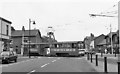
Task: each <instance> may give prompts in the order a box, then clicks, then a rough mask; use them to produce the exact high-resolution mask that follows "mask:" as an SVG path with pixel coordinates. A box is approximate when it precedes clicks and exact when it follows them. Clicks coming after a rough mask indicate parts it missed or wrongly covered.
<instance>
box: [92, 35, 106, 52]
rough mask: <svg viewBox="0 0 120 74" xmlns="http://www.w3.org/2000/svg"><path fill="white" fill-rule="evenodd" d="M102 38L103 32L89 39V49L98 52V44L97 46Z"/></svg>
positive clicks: (103, 36)
mask: <svg viewBox="0 0 120 74" xmlns="http://www.w3.org/2000/svg"><path fill="white" fill-rule="evenodd" d="M104 38H105V35H104V34H101V35H99V36H97V37H94V39H93V40H92V41H91V43H90V47H91V49H92V50H94V51H96V52H99V46H98V44H99V43H100V42H101V41H102V40H104Z"/></svg>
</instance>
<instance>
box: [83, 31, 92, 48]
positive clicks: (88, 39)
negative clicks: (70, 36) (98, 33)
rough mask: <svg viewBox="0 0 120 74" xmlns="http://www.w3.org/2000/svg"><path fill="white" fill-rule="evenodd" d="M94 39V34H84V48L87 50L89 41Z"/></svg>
mask: <svg viewBox="0 0 120 74" xmlns="http://www.w3.org/2000/svg"><path fill="white" fill-rule="evenodd" d="M93 39H94V35H93V34H92V33H91V35H90V36H86V37H85V38H84V40H83V41H84V46H85V49H86V50H89V49H90V43H91V41H92V40H93Z"/></svg>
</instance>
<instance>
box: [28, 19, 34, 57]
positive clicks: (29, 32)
mask: <svg viewBox="0 0 120 74" xmlns="http://www.w3.org/2000/svg"><path fill="white" fill-rule="evenodd" d="M31 22H33V24H35V21H31V19H29V58H30V29H31Z"/></svg>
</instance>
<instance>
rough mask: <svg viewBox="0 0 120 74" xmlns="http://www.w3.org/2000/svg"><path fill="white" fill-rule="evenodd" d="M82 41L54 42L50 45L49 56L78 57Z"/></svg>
mask: <svg viewBox="0 0 120 74" xmlns="http://www.w3.org/2000/svg"><path fill="white" fill-rule="evenodd" d="M81 44H83V42H82V41H69V42H54V43H51V44H50V54H49V55H50V56H62V57H63V56H67V57H69V56H80V54H79V47H80V46H79V45H81Z"/></svg>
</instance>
